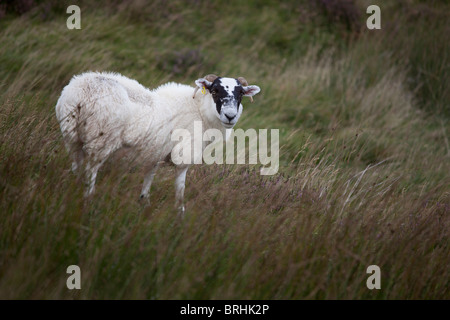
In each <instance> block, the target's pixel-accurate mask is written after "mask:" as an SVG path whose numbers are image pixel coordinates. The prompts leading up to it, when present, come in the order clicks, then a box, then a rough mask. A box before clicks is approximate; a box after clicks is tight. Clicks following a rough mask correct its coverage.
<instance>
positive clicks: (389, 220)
mask: <svg viewBox="0 0 450 320" xmlns="http://www.w3.org/2000/svg"><path fill="white" fill-rule="evenodd" d="M36 2H37V5H36V6H35V7H32V8H30V10H29V11H27V12H25V13H23V14H19V13H17V12H15V11H11V12H7V14H6V15H5V16H4V17H3V18H2V19H1V20H0V30H1V31H0V42H1V43H2V46H1V47H0V79H1V80H0V81H1V82H0V88H1V89H0V105H1V107H0V213H1V219H0V221H1V222H0V298H3V299H449V298H450V294H449V281H450V275H449V270H450V269H449V265H450V255H449V230H450V218H449V212H450V209H449V208H450V199H449V195H450V189H449V185H450V177H449V174H448V172H450V165H449V164H450V162H449V157H450V150H449V143H448V139H449V126H448V121H449V117H448V110H449V109H450V108H449V106H448V101H450V100H449V97H448V90H446V88H447V87H448V79H449V74H448V72H449V68H448V66H449V59H448V52H449V51H448V49H449V48H448V41H445V39H446V38H445V36H446V34H447V29H448V26H447V24H446V19H445V18H446V17H447V18H448V14H447V15H446V13H445V12H449V10H448V5H447V4H445V3H443V2H438V1H435V2H427V4H425V2H421V1H408V2H399V3H397V4H395V5H394V4H390V5H387V4H386V5H385V4H382V5H381V11H382V29H381V30H379V31H369V30H367V29H365V28H364V26H365V7H367V5H368V4H367V3H366V1H357V2H355V3H354V5H353V6H350V7H348V8H347V7H345V8H341V7H339V8H338V7H335V5H334V6H333V5H329V3H332V2H333V1H328V2H327V1H318V2H317V3H322V4H323V6H321V5H318V4H317V3H313V2H308V1H305V2H302V3H296V2H285V3H283V4H279V3H278V2H273V1H267V2H264V3H263V4H261V3H260V2H256V1H246V2H244V3H243V2H241V1H240V2H236V3H231V4H230V5H229V6H228V5H227V6H219V5H218V4H215V3H211V2H203V1H198V2H195V1H194V2H189V3H185V2H183V1H174V2H170V3H166V2H163V1H155V2H152V4H149V5H145V4H144V2H141V1H124V2H120V1H105V5H103V6H99V7H95V6H93V5H92V4H88V3H85V2H81V4H80V7H81V8H82V30H68V29H67V28H66V25H65V20H66V19H67V16H68V15H66V14H65V8H66V7H67V6H65V4H64V2H56V1H54V2H52V1H51V2H39V1H36ZM238 4H239V6H238V7H239V12H238V13H239V14H237V12H236V7H237V5H238ZM333 10H338V11H336V12H344V13H342V15H343V16H344V20H342V19H341V20H339V19H334V18H330V12H331V13H332V12H334V11H333ZM346 10H348V11H349V12H348V16H349V17H350V18H349V20H345V12H347V11H346ZM355 12H359V18H358V15H357V14H356V13H355ZM355 17H357V18H355ZM355 19H357V20H355ZM358 19H359V20H358ZM355 21H356V22H355ZM349 23H350V24H349ZM352 23H353V24H352ZM361 26H363V27H361ZM86 70H112V71H116V72H120V73H123V74H124V75H126V76H129V77H131V78H134V79H137V80H138V81H140V82H141V83H143V84H144V85H146V86H148V87H155V86H157V85H159V84H162V83H164V82H167V81H179V82H183V83H191V84H192V83H193V81H194V79H196V78H198V77H200V76H202V75H205V74H208V73H217V74H221V75H230V76H236V77H237V76H244V77H246V78H247V80H249V83H255V84H258V85H259V86H260V87H261V88H262V92H261V94H259V95H257V96H256V97H255V103H254V104H250V103H249V102H247V103H245V104H244V106H245V110H244V114H243V116H242V118H241V119H242V120H240V122H239V124H238V126H237V127H239V128H243V129H244V130H245V129H246V128H256V129H258V128H277V129H280V171H279V174H277V175H275V176H270V177H264V176H260V175H259V166H258V165H256V166H255V165H223V166H218V165H215V166H207V165H199V166H195V167H192V168H191V169H190V170H189V172H188V177H187V187H186V208H187V216H186V219H185V220H184V221H180V220H177V219H176V213H175V212H174V209H173V203H174V194H173V191H172V189H173V186H172V184H173V175H174V174H173V169H171V168H162V169H160V171H159V174H158V175H157V176H156V178H155V182H154V185H153V187H152V193H151V201H152V206H151V207H149V208H143V207H141V206H140V205H139V203H138V202H137V198H138V195H139V191H140V187H141V183H142V180H143V175H142V172H141V170H140V168H132V169H130V168H129V166H128V165H127V163H126V162H125V161H118V160H117V161H109V162H108V163H107V164H106V165H105V167H104V168H103V170H102V171H101V172H100V174H99V177H98V183H97V192H96V195H95V197H93V198H92V199H91V200H90V201H89V202H86V201H84V200H83V196H82V194H83V182H82V181H81V180H80V179H79V178H78V177H77V176H75V175H74V174H72V172H71V171H70V160H69V156H68V155H67V153H66V151H65V149H64V146H63V143H62V137H61V133H60V130H59V125H58V123H57V121H56V117H55V115H54V106H55V104H56V100H57V99H58V97H59V94H60V92H61V90H62V88H63V87H64V86H65V85H66V84H67V83H68V81H69V80H70V78H71V77H72V75H74V74H77V73H80V72H83V71H86ZM72 264H76V265H79V266H80V268H81V272H82V289H81V290H72V291H70V290H68V289H67V287H66V285H65V283H66V279H67V277H68V275H67V274H66V268H67V267H68V266H69V265H72ZM372 264H375V265H378V266H379V267H380V268H381V274H382V276H381V290H369V289H367V287H366V280H367V278H368V276H369V275H368V274H366V268H367V267H368V266H369V265H372Z"/></svg>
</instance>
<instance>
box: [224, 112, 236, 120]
mask: <svg viewBox="0 0 450 320" xmlns="http://www.w3.org/2000/svg"><path fill="white" fill-rule="evenodd" d="M225 117H227V119H228V121H231V120H233V119H234V118H236V115H235V114H233V115H228V114H226V113H225Z"/></svg>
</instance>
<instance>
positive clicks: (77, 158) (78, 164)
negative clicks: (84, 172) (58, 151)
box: [72, 148, 84, 173]
mask: <svg viewBox="0 0 450 320" xmlns="http://www.w3.org/2000/svg"><path fill="white" fill-rule="evenodd" d="M72 160H73V161H72V172H73V173H77V172H78V171H79V170H81V168H82V166H83V162H84V151H83V149H81V148H79V149H77V150H75V151H74V152H73V153H72Z"/></svg>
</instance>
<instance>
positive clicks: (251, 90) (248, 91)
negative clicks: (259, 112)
mask: <svg viewBox="0 0 450 320" xmlns="http://www.w3.org/2000/svg"><path fill="white" fill-rule="evenodd" d="M242 88H243V89H244V96H246V97H252V96H254V95H255V94H257V93H259V92H260V91H261V89H260V88H259V87H258V86H254V85H252V86H246V87H242Z"/></svg>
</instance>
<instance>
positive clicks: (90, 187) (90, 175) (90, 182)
mask: <svg viewBox="0 0 450 320" xmlns="http://www.w3.org/2000/svg"><path fill="white" fill-rule="evenodd" d="M101 166H102V163H101V162H98V163H96V164H95V165H93V166H92V167H91V165H90V164H89V163H88V164H87V166H86V179H87V189H86V192H85V194H84V196H85V197H88V196H90V195H91V194H93V193H94V191H95V180H96V178H97V172H98V169H100V167H101Z"/></svg>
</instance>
